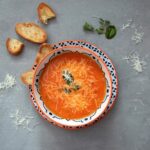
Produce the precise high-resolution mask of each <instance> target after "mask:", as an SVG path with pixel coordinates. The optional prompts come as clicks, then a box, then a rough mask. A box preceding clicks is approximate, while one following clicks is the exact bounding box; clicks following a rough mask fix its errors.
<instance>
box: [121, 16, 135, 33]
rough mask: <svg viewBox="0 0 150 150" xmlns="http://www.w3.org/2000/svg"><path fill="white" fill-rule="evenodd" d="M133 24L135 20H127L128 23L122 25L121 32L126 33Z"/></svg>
mask: <svg viewBox="0 0 150 150" xmlns="http://www.w3.org/2000/svg"><path fill="white" fill-rule="evenodd" d="M132 23H133V19H129V20H127V23H126V24H123V25H122V27H121V31H124V30H125V29H126V28H129V27H131V25H132Z"/></svg>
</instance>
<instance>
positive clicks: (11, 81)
mask: <svg viewBox="0 0 150 150" xmlns="http://www.w3.org/2000/svg"><path fill="white" fill-rule="evenodd" d="M15 84H16V80H15V77H13V76H12V75H10V74H6V76H5V79H4V81H2V82H0V91H2V90H5V89H8V88H12V87H13V86H14V85H15Z"/></svg>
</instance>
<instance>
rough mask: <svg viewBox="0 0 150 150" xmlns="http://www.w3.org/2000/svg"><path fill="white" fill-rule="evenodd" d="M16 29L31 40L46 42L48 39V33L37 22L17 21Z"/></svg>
mask: <svg viewBox="0 0 150 150" xmlns="http://www.w3.org/2000/svg"><path fill="white" fill-rule="evenodd" d="M15 29H16V32H17V33H18V34H19V35H20V36H22V37H23V38H25V39H26V40H29V41H31V42H34V43H44V42H45V41H46V40H47V33H46V32H45V31H44V30H43V29H42V28H41V27H40V26H38V25H36V24H35V23H32V22H26V23H17V24H16V27H15Z"/></svg>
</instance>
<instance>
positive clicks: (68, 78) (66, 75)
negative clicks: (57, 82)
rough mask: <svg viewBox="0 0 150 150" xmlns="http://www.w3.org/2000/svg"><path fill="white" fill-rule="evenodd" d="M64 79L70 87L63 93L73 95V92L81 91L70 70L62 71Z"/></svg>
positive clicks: (64, 89)
mask: <svg viewBox="0 0 150 150" xmlns="http://www.w3.org/2000/svg"><path fill="white" fill-rule="evenodd" d="M62 77H63V79H64V80H65V82H66V84H67V85H69V88H66V87H65V88H63V91H64V92H65V93H67V94H69V93H71V92H72V90H74V91H77V90H79V89H80V86H79V85H77V84H76V83H74V77H73V75H72V74H71V73H70V72H69V71H68V70H63V71H62Z"/></svg>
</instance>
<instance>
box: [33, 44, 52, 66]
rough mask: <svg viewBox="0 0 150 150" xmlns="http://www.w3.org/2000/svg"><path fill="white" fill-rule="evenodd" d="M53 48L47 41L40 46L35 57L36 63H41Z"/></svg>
mask: <svg viewBox="0 0 150 150" xmlns="http://www.w3.org/2000/svg"><path fill="white" fill-rule="evenodd" d="M52 50H53V48H52V47H51V45H50V44H47V43H43V44H42V45H41V46H40V48H39V51H38V53H37V55H36V58H35V63H36V64H39V63H40V62H41V61H42V59H43V58H44V57H45V56H46V55H47V54H49V53H50V52H51V51H52Z"/></svg>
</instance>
